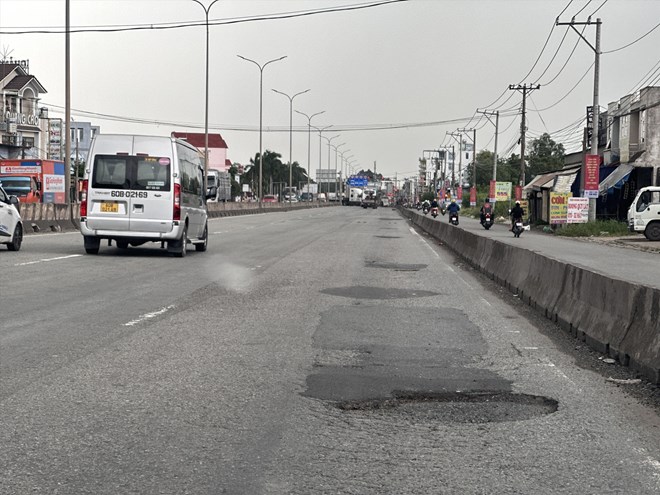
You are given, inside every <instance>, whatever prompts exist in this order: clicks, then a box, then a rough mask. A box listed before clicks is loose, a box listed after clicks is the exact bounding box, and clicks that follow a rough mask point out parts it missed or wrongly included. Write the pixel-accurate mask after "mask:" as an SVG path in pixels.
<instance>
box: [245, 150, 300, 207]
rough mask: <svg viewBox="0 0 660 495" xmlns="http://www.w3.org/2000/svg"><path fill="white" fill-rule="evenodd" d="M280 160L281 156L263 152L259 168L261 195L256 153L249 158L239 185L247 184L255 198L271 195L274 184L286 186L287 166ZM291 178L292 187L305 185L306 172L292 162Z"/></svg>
mask: <svg viewBox="0 0 660 495" xmlns="http://www.w3.org/2000/svg"><path fill="white" fill-rule="evenodd" d="M281 158H282V155H281V154H280V153H277V152H275V151H270V150H266V151H265V152H264V162H263V164H262V167H261V168H262V175H263V184H262V185H261V189H262V190H261V194H259V153H256V154H255V155H254V158H250V165H249V167H248V169H247V170H246V171H245V172H244V173H243V175H242V176H241V184H249V185H250V189H251V190H252V191H254V193H255V194H256V195H257V196H263V195H264V194H271V193H272V192H273V185H274V184H280V185H283V184H288V183H289V165H288V164H287V163H282V160H281ZM291 176H292V180H293V184H292V186H293V187H297V186H298V184H299V183H302V182H304V183H305V184H307V172H306V171H305V169H303V168H302V167H301V166H300V164H299V163H298V162H293V163H292V164H291Z"/></svg>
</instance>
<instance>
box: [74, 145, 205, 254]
mask: <svg viewBox="0 0 660 495" xmlns="http://www.w3.org/2000/svg"><path fill="white" fill-rule="evenodd" d="M86 167H87V168H86V170H85V177H84V179H83V186H82V189H83V191H82V197H81V202H80V232H81V233H82V235H83V239H84V245H85V251H86V252H87V253H88V254H97V253H98V252H99V247H100V244H101V240H107V241H108V245H111V244H112V241H115V243H116V245H117V247H118V248H119V249H126V248H128V246H129V245H131V246H139V245H141V244H144V243H146V242H150V241H152V242H160V243H161V247H165V244H167V251H168V252H169V253H171V254H173V255H174V256H177V257H183V256H185V255H186V251H187V245H188V244H189V243H190V244H193V245H194V246H195V249H196V250H197V251H206V247H207V243H208V227H207V211H206V194H205V193H206V191H204V180H203V179H204V175H203V170H204V162H203V159H202V154H201V153H200V151H199V150H198V149H197V148H195V147H194V146H192V145H190V144H189V143H187V142H186V141H183V140H179V139H176V138H172V137H163V136H135V135H120V134H97V135H96V136H95V138H94V140H93V141H92V145H91V148H90V151H89V158H88V161H87V165H86Z"/></svg>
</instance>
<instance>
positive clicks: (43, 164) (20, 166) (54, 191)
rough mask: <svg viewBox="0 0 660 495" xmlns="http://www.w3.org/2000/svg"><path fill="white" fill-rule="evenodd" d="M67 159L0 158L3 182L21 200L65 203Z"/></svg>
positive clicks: (5, 187)
mask: <svg viewBox="0 0 660 495" xmlns="http://www.w3.org/2000/svg"><path fill="white" fill-rule="evenodd" d="M64 170H65V165H64V162H60V161H53V160H0V183H2V187H3V188H4V190H5V191H6V192H7V194H9V195H12V196H17V197H18V198H19V200H20V202H21V203H66V187H65V175H64Z"/></svg>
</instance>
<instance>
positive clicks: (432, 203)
mask: <svg viewBox="0 0 660 495" xmlns="http://www.w3.org/2000/svg"><path fill="white" fill-rule="evenodd" d="M437 207H438V200H437V199H436V198H433V201H431V208H437Z"/></svg>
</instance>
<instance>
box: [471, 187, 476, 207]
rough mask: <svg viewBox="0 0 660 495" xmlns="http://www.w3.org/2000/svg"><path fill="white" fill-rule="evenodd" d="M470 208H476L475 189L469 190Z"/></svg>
mask: <svg viewBox="0 0 660 495" xmlns="http://www.w3.org/2000/svg"><path fill="white" fill-rule="evenodd" d="M470 206H477V188H476V187H471V188H470Z"/></svg>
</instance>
